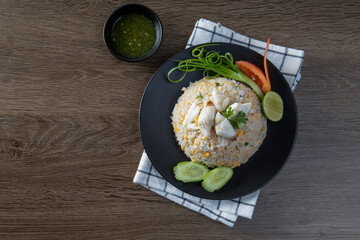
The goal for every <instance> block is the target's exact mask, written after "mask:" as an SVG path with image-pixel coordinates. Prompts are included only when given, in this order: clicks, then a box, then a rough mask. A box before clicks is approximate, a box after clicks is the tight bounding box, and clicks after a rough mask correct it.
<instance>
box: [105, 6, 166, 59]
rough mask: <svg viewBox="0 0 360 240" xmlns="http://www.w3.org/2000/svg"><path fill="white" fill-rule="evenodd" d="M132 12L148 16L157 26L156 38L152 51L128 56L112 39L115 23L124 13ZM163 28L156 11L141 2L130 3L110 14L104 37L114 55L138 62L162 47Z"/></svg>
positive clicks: (106, 22)
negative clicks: (118, 49)
mask: <svg viewBox="0 0 360 240" xmlns="http://www.w3.org/2000/svg"><path fill="white" fill-rule="evenodd" d="M130 13H137V14H142V15H145V16H146V17H148V18H149V19H150V20H151V21H152V22H153V23H154V26H155V30H156V39H155V43H154V46H153V47H152V49H150V51H148V52H147V53H146V54H144V55H142V56H139V57H128V56H125V55H122V54H120V53H119V52H118V51H117V50H116V49H115V46H114V44H113V41H112V37H111V32H112V30H113V27H114V25H115V23H116V22H117V21H118V20H119V19H120V18H121V17H122V16H124V15H126V14H130ZM162 35H163V30H162V24H161V21H160V19H159V17H158V16H157V15H156V13H155V12H154V11H153V10H151V9H150V8H148V7H146V6H144V5H140V4H128V5H124V6H121V7H119V8H118V9H116V10H115V11H114V12H112V13H111V14H110V16H109V17H108V18H107V19H106V21H105V24H104V28H103V38H104V42H105V45H106V47H107V48H108V50H109V51H110V52H111V54H112V55H114V56H115V57H117V58H118V59H120V60H123V61H127V62H137V61H142V60H144V59H146V58H148V57H150V56H151V55H153V54H154V53H155V52H156V51H157V50H158V49H159V47H160V44H161V40H162Z"/></svg>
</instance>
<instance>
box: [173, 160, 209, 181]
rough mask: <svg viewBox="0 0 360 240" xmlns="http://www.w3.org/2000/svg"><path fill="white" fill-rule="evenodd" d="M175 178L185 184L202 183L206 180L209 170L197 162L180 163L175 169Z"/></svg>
mask: <svg viewBox="0 0 360 240" xmlns="http://www.w3.org/2000/svg"><path fill="white" fill-rule="evenodd" d="M173 171H174V174H175V178H176V179H177V180H179V181H183V182H200V181H202V180H203V179H204V177H205V175H206V174H207V173H208V172H209V169H208V168H207V167H206V166H205V165H202V164H200V163H197V162H190V161H185V162H180V163H178V164H177V165H176V166H175V167H174V169H173Z"/></svg>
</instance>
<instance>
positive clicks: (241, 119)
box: [229, 111, 248, 129]
mask: <svg viewBox="0 0 360 240" xmlns="http://www.w3.org/2000/svg"><path fill="white" fill-rule="evenodd" d="M247 120H248V118H247V117H246V114H245V113H244V112H243V111H240V112H238V114H236V117H235V118H234V119H229V121H230V123H231V125H232V126H233V127H234V129H242V128H244V127H245V126H246V123H247Z"/></svg>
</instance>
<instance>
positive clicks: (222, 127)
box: [215, 118, 236, 138]
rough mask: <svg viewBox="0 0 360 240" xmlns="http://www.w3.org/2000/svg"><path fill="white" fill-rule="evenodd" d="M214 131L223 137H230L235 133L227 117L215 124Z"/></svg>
mask: <svg viewBox="0 0 360 240" xmlns="http://www.w3.org/2000/svg"><path fill="white" fill-rule="evenodd" d="M215 132H216V134H217V135H218V136H220V137H224V138H232V137H233V136H235V135H236V132H235V129H234V128H233V126H232V125H231V123H230V122H229V120H228V119H226V118H225V119H224V120H223V121H222V122H221V123H219V124H218V125H216V126H215Z"/></svg>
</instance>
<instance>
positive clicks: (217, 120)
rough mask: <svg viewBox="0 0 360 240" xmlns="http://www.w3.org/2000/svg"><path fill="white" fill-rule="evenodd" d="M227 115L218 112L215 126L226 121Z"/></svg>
mask: <svg viewBox="0 0 360 240" xmlns="http://www.w3.org/2000/svg"><path fill="white" fill-rule="evenodd" d="M224 119H225V117H224V116H223V115H221V113H219V112H217V113H216V116H215V126H216V125H218V124H220V123H221V122H222V121H224Z"/></svg>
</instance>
